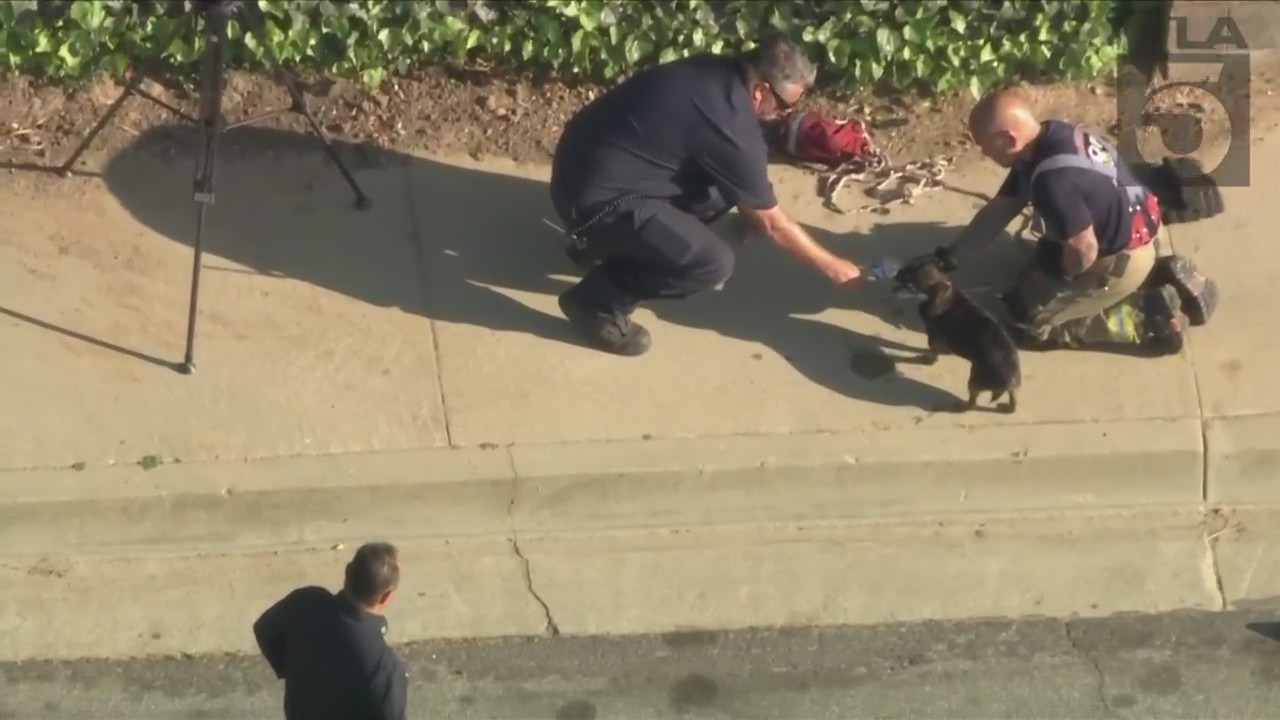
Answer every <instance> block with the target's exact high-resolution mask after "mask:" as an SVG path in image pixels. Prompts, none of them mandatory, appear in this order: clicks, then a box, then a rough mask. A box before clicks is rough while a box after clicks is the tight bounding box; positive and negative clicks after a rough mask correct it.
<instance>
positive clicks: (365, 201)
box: [356, 194, 373, 210]
mask: <svg viewBox="0 0 1280 720" xmlns="http://www.w3.org/2000/svg"><path fill="white" fill-rule="evenodd" d="M371 207H373V201H372V200H370V199H369V196H368V195H364V194H360V195H357V196H356V209H357V210H368V209H369V208H371Z"/></svg>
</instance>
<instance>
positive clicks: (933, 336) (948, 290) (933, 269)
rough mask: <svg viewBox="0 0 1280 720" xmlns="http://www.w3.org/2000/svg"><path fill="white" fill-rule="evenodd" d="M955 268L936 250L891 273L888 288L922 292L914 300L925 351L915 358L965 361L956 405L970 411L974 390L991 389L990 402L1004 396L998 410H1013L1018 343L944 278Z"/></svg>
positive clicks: (1019, 371) (1015, 406)
mask: <svg viewBox="0 0 1280 720" xmlns="http://www.w3.org/2000/svg"><path fill="white" fill-rule="evenodd" d="M955 270H956V263H955V260H954V259H953V258H952V257H951V255H950V253H948V252H947V251H946V250H945V249H939V250H938V251H937V252H935V253H933V254H931V255H927V256H924V257H922V258H918V259H916V260H913V261H911V262H910V263H907V264H906V265H905V266H903V268H902V269H901V270H899V271H898V272H897V274H896V275H894V283H895V284H894V287H893V290H894V292H896V293H903V292H911V293H913V294H916V295H923V296H924V297H925V300H924V302H922V303H920V319H921V320H922V321H923V322H924V327H925V333H926V334H927V335H928V339H929V350H928V352H926V353H924V354H923V355H921V356H920V357H919V358H918V359H917V362H920V363H923V364H926V365H932V364H933V363H935V362H937V361H938V356H939V355H944V354H948V353H953V354H955V355H959V356H960V357H962V358H964V359H965V360H968V361H969V363H970V367H969V401H968V402H967V403H964V404H963V405H962V406H961V407H960V408H958V409H959V410H960V411H967V410H972V409H973V408H975V407H976V406H977V404H978V393H981V392H984V391H985V392H990V393H991V401H992V402H993V403H994V402H995V401H997V400H999V399H1000V397H1001V396H1002V395H1004V394H1005V393H1008V395H1009V400H1008V401H1007V402H1005V403H1004V404H1002V405H1000V406H999V409H1000V410H1002V411H1003V412H1006V413H1012V412H1015V411H1016V410H1017V409H1018V398H1017V391H1018V389H1019V388H1020V387H1021V386H1022V368H1021V366H1020V364H1019V362H1018V348H1017V347H1016V346H1015V345H1014V343H1013V338H1011V337H1009V333H1008V331H1006V330H1005V328H1004V326H1003V325H1001V324H1000V322H999V321H998V320H996V318H995V317H993V316H992V315H991V313H989V312H987V311H986V310H984V309H983V308H981V307H980V306H979V305H978V304H977V303H975V302H974V301H973V300H972V299H971V298H970V297H969V296H968V295H966V294H965V293H964V291H962V290H960V288H958V287H956V286H955V284H954V283H953V282H952V281H951V278H950V277H949V274H950V273H952V272H954V271H955Z"/></svg>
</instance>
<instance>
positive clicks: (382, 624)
mask: <svg viewBox="0 0 1280 720" xmlns="http://www.w3.org/2000/svg"><path fill="white" fill-rule="evenodd" d="M399 584H400V561H399V557H398V553H397V551H396V548H395V547H394V546H393V545H391V544H389V543H368V544H366V545H364V546H362V547H361V548H360V549H359V550H357V551H356V554H355V557H354V558H352V559H351V562H350V563H348V564H347V574H346V581H345V582H344V583H343V587H342V590H341V591H339V592H337V593H333V592H330V591H329V590H326V589H325V588H322V587H315V586H312V587H304V588H299V589H297V590H294V591H293V592H291V593H289V594H288V595H286V596H285V597H284V599H282V600H280V601H279V602H277V603H276V604H275V605H272V606H271V607H270V608H268V609H267V611H266V612H264V613H263V614H262V617H260V618H258V621H257V622H256V623H254V625H253V634H254V636H255V637H257V640H258V647H259V648H261V649H262V654H263V656H264V657H265V658H266V659H267V662H269V663H271V668H272V669H273V670H275V673H276V677H279V678H282V679H283V680H284V715H285V717H286V718H288V719H289V720H302V719H303V718H305V719H306V720H326V719H328V718H332V719H333V720H363V719H364V718H370V719H374V718H376V719H377V720H404V717H405V707H406V705H407V702H408V700H407V696H408V684H409V680H408V678H409V676H408V673H407V672H405V668H404V665H403V664H402V663H401V662H400V658H399V657H397V656H396V654H395V652H394V651H393V650H392V649H391V648H390V647H389V646H388V645H387V642H386V639H385V638H384V636H385V635H386V633H387V621H386V619H385V618H384V617H383V616H382V612H383V609H384V608H386V606H387V603H389V602H390V601H391V596H392V595H393V594H394V593H395V590H396V587H397V586H398V585H399Z"/></svg>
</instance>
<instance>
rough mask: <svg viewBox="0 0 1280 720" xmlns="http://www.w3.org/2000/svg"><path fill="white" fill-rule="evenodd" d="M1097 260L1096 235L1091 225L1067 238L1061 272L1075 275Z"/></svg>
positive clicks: (1070, 275) (1071, 275) (1069, 275)
mask: <svg viewBox="0 0 1280 720" xmlns="http://www.w3.org/2000/svg"><path fill="white" fill-rule="evenodd" d="M1097 260H1098V237H1097V236H1096V235H1094V233H1093V226H1092V225H1090V226H1089V227H1087V228H1085V229H1084V231H1083V232H1081V233H1078V234H1076V235H1075V236H1073V237H1071V238H1069V239H1068V240H1067V242H1066V247H1065V248H1064V249H1063V253H1062V272H1063V273H1064V274H1065V275H1066V276H1067V277H1075V276H1076V275H1079V274H1080V273H1082V272H1084V271H1085V270H1088V269H1089V268H1091V267H1093V264H1094V263H1095V262H1097Z"/></svg>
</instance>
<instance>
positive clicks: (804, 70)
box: [742, 32, 818, 90]
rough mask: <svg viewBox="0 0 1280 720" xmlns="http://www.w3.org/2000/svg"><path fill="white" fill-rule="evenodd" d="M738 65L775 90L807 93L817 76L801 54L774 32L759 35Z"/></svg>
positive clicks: (781, 35)
mask: <svg viewBox="0 0 1280 720" xmlns="http://www.w3.org/2000/svg"><path fill="white" fill-rule="evenodd" d="M742 64H743V65H744V66H745V67H746V69H747V72H749V73H751V74H752V75H754V76H755V77H756V78H758V79H760V80H763V81H764V82H767V83H769V84H770V85H772V86H773V87H774V88H777V89H781V88H784V87H799V88H802V89H805V90H808V89H809V88H811V87H813V82H814V79H815V78H816V77H817V74H818V71H817V70H816V69H815V68H814V66H813V63H811V62H809V58H807V57H805V54H804V51H803V50H801V49H800V48H799V47H797V46H796V44H795V43H793V42H791V41H790V40H788V39H787V37H786V36H785V35H783V34H781V33H777V32H770V33H768V34H766V35H763V36H761V38H760V41H759V42H758V43H756V46H755V47H753V48H751V49H750V50H747V51H746V52H744V53H743V54H742Z"/></svg>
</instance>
